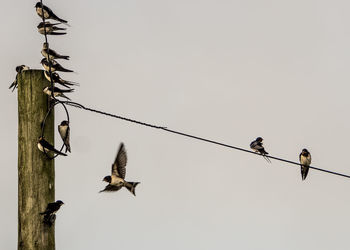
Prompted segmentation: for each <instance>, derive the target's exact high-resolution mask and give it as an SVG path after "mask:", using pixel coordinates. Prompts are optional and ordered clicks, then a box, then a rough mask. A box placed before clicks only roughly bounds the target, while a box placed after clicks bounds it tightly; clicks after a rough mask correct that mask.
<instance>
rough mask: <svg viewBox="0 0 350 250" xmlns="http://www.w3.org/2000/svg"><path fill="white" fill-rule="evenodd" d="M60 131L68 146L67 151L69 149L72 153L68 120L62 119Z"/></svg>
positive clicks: (59, 126)
mask: <svg viewBox="0 0 350 250" xmlns="http://www.w3.org/2000/svg"><path fill="white" fill-rule="evenodd" d="M58 132H59V133H60V136H61V138H62V140H63V143H64V145H65V146H66V153H67V151H68V152H69V153H70V152H71V151H70V142H69V138H70V127H69V123H68V121H62V122H61V124H60V125H58Z"/></svg>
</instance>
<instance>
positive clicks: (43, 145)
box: [38, 136, 67, 156]
mask: <svg viewBox="0 0 350 250" xmlns="http://www.w3.org/2000/svg"><path fill="white" fill-rule="evenodd" d="M38 148H39V150H40V151H41V152H44V153H45V152H46V153H48V152H50V151H51V152H53V153H56V154H58V155H63V156H67V155H66V154H65V153H62V152H60V151H58V150H57V149H55V148H54V146H52V145H51V144H50V143H49V142H48V141H46V140H45V139H44V137H42V136H40V137H39V141H38Z"/></svg>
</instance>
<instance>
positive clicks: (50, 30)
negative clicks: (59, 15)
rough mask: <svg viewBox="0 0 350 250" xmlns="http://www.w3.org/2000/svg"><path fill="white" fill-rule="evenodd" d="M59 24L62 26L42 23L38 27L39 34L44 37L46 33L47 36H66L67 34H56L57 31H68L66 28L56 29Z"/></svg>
mask: <svg viewBox="0 0 350 250" xmlns="http://www.w3.org/2000/svg"><path fill="white" fill-rule="evenodd" d="M58 24H60V23H50V22H45V23H44V22H41V23H39V25H38V26H37V28H38V32H39V33H40V34H42V35H45V31H46V35H65V34H67V33H66V32H56V31H57V30H66V28H60V27H56V25H58Z"/></svg>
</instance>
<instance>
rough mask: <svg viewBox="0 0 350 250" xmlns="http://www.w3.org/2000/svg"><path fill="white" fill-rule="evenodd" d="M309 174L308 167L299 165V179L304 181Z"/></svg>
mask: <svg viewBox="0 0 350 250" xmlns="http://www.w3.org/2000/svg"><path fill="white" fill-rule="evenodd" d="M308 173H309V167H306V166H303V165H301V179H302V180H305V179H306V176H307V174H308Z"/></svg>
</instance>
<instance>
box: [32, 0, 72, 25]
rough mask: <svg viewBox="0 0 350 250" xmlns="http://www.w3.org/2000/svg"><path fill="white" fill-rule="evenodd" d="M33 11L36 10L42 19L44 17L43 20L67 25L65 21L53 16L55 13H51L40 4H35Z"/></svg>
mask: <svg viewBox="0 0 350 250" xmlns="http://www.w3.org/2000/svg"><path fill="white" fill-rule="evenodd" d="M35 9H36V13H37V14H38V15H39V16H40V17H41V18H42V17H43V15H44V18H45V19H53V20H56V21H59V22H61V23H68V22H67V21H66V20H64V19H61V18H59V17H58V16H56V15H55V13H53V11H52V10H51V9H50V8H49V7H47V6H45V5H41V2H37V3H36V4H35Z"/></svg>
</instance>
